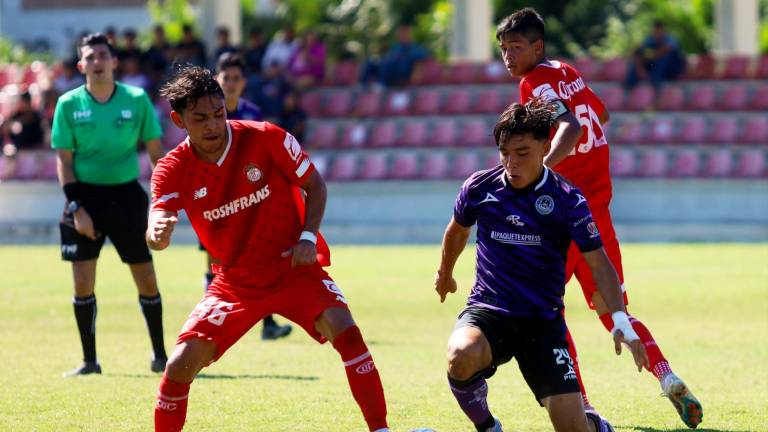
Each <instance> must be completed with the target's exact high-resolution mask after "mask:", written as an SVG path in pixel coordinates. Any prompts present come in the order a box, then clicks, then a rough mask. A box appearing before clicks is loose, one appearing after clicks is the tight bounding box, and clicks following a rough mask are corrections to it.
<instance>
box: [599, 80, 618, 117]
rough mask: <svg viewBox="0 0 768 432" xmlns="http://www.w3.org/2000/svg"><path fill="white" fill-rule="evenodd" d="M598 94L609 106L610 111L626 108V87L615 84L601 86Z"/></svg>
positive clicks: (607, 106)
mask: <svg viewBox="0 0 768 432" xmlns="http://www.w3.org/2000/svg"><path fill="white" fill-rule="evenodd" d="M597 95H598V96H599V97H600V99H601V100H602V101H603V103H604V104H605V106H606V108H608V111H623V110H624V89H623V88H621V86H619V85H613V84H611V85H604V86H601V87H600V89H599V91H597Z"/></svg>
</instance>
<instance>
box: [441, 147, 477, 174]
mask: <svg viewBox="0 0 768 432" xmlns="http://www.w3.org/2000/svg"><path fill="white" fill-rule="evenodd" d="M478 169H479V161H478V157H477V154H476V153H474V152H472V153H470V152H467V153H460V154H459V155H457V156H456V157H455V158H454V159H453V163H452V164H451V168H450V172H449V173H448V174H449V176H450V177H451V178H456V179H464V178H467V177H469V176H470V175H471V174H472V173H473V172H475V171H477V170H478Z"/></svg>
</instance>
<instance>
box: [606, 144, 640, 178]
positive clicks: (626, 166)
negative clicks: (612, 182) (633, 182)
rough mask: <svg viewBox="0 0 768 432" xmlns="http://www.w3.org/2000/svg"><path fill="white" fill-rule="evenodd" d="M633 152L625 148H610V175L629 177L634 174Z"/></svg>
mask: <svg viewBox="0 0 768 432" xmlns="http://www.w3.org/2000/svg"><path fill="white" fill-rule="evenodd" d="M635 164H636V162H635V152H634V151H632V150H627V149H614V150H611V166H610V170H611V175H612V176H616V177H631V176H632V175H634V174H635Z"/></svg>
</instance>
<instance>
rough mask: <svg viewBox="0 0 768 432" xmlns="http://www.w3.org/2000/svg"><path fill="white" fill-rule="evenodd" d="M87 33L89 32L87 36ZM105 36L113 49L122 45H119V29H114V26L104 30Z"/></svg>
mask: <svg viewBox="0 0 768 432" xmlns="http://www.w3.org/2000/svg"><path fill="white" fill-rule="evenodd" d="M87 33H89V32H86V34H87ZM104 36H106V37H107V40H108V41H109V43H110V44H111V45H112V46H113V47H116V46H119V45H120V44H118V43H117V29H116V28H114V27H113V26H108V27H107V28H105V29H104Z"/></svg>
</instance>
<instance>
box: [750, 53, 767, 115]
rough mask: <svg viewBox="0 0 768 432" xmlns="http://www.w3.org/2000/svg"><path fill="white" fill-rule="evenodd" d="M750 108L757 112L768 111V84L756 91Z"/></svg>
mask: <svg viewBox="0 0 768 432" xmlns="http://www.w3.org/2000/svg"><path fill="white" fill-rule="evenodd" d="M766 58H768V56H766ZM766 79H768V78H766ZM749 108H750V109H753V110H756V111H768V84H765V83H763V84H762V85H760V86H759V87H758V88H757V90H755V91H754V94H753V95H752V102H750V104H749Z"/></svg>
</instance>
